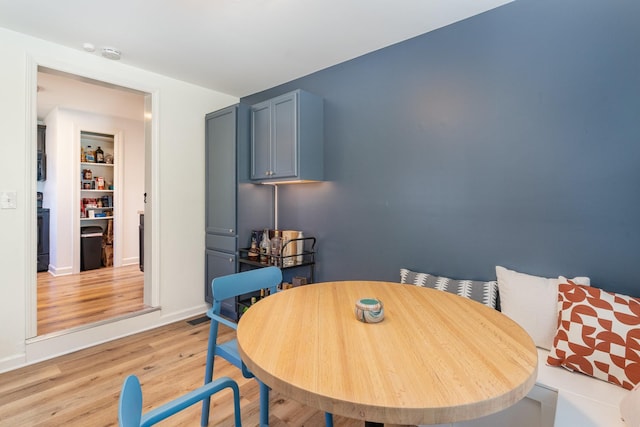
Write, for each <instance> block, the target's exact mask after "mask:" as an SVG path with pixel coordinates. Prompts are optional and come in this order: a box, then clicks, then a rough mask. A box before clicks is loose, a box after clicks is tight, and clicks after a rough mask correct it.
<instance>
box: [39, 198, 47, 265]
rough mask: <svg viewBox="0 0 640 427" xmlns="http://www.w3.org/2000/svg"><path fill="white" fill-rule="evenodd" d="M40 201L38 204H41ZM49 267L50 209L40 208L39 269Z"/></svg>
mask: <svg viewBox="0 0 640 427" xmlns="http://www.w3.org/2000/svg"><path fill="white" fill-rule="evenodd" d="M40 202H41V199H40V201H39V202H38V204H40ZM48 269H49V209H44V208H40V207H39V208H38V271H47V270H48Z"/></svg>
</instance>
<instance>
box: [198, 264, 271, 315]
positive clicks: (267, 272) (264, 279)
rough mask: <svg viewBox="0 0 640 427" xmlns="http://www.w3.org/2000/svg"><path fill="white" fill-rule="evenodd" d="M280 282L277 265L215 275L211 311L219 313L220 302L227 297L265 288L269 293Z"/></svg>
mask: <svg viewBox="0 0 640 427" xmlns="http://www.w3.org/2000/svg"><path fill="white" fill-rule="evenodd" d="M281 282H282V272H281V271H280V269H279V268H278V267H264V268H256V269H253V270H248V271H243V272H241V273H235V274H230V275H228V276H221V277H216V278H215V279H213V281H212V282H211V287H212V290H213V312H214V313H216V314H219V313H220V307H219V305H220V303H221V302H222V300H225V299H228V298H233V297H235V296H238V295H243V294H248V293H250V292H254V291H258V290H260V289H265V288H267V289H269V290H270V292H271V293H275V292H276V291H277V287H278V285H279V284H280V283H281Z"/></svg>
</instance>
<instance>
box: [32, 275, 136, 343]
mask: <svg viewBox="0 0 640 427" xmlns="http://www.w3.org/2000/svg"><path fill="white" fill-rule="evenodd" d="M143 288H144V273H143V272H141V271H140V269H139V267H138V266H137V265H130V266H126V267H118V268H113V267H107V268H100V269H96V270H89V271H83V272H81V273H80V274H73V275H68V276H58V277H55V276H52V275H51V274H49V273H48V272H46V271H45V272H41V273H38V335H45V334H49V333H52V332H59V331H62V330H66V329H71V328H75V327H78V326H83V325H87V324H90V323H94V322H99V321H103V320H107V319H110V318H114V317H118V316H122V315H126V314H130V313H134V312H137V311H140V310H143V309H145V308H147V307H145V305H144V302H143Z"/></svg>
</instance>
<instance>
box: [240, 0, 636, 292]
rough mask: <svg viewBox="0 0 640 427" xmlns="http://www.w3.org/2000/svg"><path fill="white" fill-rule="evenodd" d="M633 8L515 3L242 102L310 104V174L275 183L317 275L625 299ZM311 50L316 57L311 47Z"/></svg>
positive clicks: (630, 282)
mask: <svg viewBox="0 0 640 427" xmlns="http://www.w3.org/2000/svg"><path fill="white" fill-rule="evenodd" d="M639 22H640V2H637V1H628V0H560V1H552V0H518V1H516V2H514V3H510V4H508V5H505V6H503V7H500V8H498V9H495V10H493V11H489V12H487V13H484V14H482V15H479V16H476V17H473V18H470V19H467V20H465V21H463V22H459V23H456V24H453V25H450V26H448V27H446V28H442V29H440V30H437V31H434V32H431V33H428V34H425V35H422V36H419V37H417V38H414V39H411V40H408V41H406V42H403V43H400V44H397V45H394V46H391V47H388V48H385V49H382V50H379V51H376V52H373V53H371V54H368V55H365V56H362V57H359V58H356V59H354V60H351V61H348V62H345V63H342V64H339V65H337V66H334V67H331V68H328V69H325V70H322V71H319V72H317V73H314V74H311V75H309V76H306V77H304V78H301V79H298V80H295V81H292V82H289V83H287V84H284V85H282V86H278V87H276V88H273V89H270V90H268V91H265V92H261V93H257V94H254V95H251V96H248V97H245V98H243V99H242V101H243V102H247V103H249V104H253V103H256V102H259V101H262V100H264V99H267V98H270V97H272V96H275V95H279V94H282V93H285V92H288V91H290V90H293V89H298V88H300V89H304V90H307V91H309V92H312V93H315V94H318V95H320V96H322V97H324V99H325V177H326V182H323V183H320V184H309V185H294V186H281V187H280V190H279V199H280V206H279V208H280V209H279V214H280V216H279V222H280V228H285V229H286V228H290V229H302V230H304V231H305V232H307V233H308V234H313V235H316V236H317V237H318V246H319V254H318V257H317V259H318V267H317V279H318V280H342V279H377V280H393V281H397V280H399V272H398V270H399V269H400V268H401V267H407V268H412V269H416V270H420V271H424V272H431V273H434V274H440V275H446V276H450V277H454V278H468V279H493V278H495V270H494V269H495V266H496V265H503V266H505V267H508V268H512V269H516V270H519V271H523V272H527V273H530V274H535V275H543V276H548V277H553V276H557V275H560V274H563V275H568V276H573V275H587V276H590V277H591V279H592V284H593V285H595V286H599V287H602V288H605V289H609V290H613V291H618V292H624V293H627V294H631V295H636V296H640V188H639V187H640V24H639ZM328 48H329V47H328Z"/></svg>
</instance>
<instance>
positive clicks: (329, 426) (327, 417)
mask: <svg viewBox="0 0 640 427" xmlns="http://www.w3.org/2000/svg"><path fill="white" fill-rule="evenodd" d="M324 425H325V426H326V427H333V414H330V413H329V412H325V413H324Z"/></svg>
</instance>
